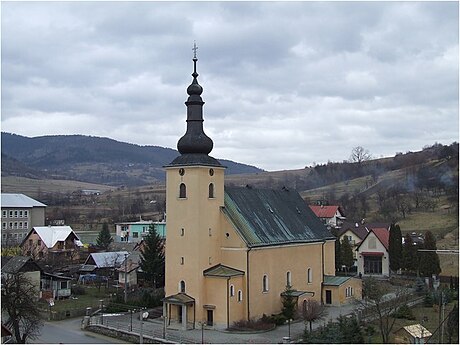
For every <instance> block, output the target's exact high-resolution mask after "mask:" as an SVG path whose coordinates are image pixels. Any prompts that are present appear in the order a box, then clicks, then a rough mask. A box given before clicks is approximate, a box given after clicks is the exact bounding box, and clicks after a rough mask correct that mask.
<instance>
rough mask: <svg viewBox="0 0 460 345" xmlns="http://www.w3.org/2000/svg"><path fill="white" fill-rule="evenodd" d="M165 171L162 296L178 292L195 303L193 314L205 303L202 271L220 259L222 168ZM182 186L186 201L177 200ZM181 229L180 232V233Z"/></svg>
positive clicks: (172, 169) (222, 198)
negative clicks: (211, 187)
mask: <svg viewBox="0 0 460 345" xmlns="http://www.w3.org/2000/svg"><path fill="white" fill-rule="evenodd" d="M180 168H181V167H168V168H166V214H167V217H166V227H167V229H168V231H167V234H166V251H165V262H166V265H165V266H166V281H165V294H166V296H170V295H174V294H176V293H178V292H179V291H180V289H179V286H180V281H182V280H183V281H184V282H185V285H186V290H185V293H186V294H187V295H189V296H191V297H193V298H194V299H195V305H196V310H197V311H199V310H201V309H202V305H203V304H205V303H206V301H205V299H206V298H205V297H206V296H205V290H204V289H201V288H200V286H204V284H205V281H204V279H205V278H204V276H203V271H204V270H205V269H207V268H209V267H211V266H214V265H216V264H218V263H219V262H220V260H221V258H220V245H219V244H220V231H219V228H220V207H221V206H223V202H224V201H223V200H224V195H223V188H219V187H218V186H223V184H224V168H218V167H213V168H212V169H213V171H214V174H213V176H211V175H210V174H209V170H210V167H201V166H200V167H190V166H189V167H182V168H183V169H184V174H183V176H181V175H180V174H179V169H180ZM181 183H184V184H185V185H186V198H179V186H180V184H181ZM210 183H213V184H214V198H209V197H208V196H209V195H208V191H209V189H208V187H209V184H210ZM182 229H183V230H182Z"/></svg>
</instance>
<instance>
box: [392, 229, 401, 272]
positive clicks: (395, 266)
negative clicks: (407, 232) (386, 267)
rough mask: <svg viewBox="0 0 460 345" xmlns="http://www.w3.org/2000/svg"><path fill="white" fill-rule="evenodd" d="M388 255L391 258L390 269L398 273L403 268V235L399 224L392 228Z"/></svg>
mask: <svg viewBox="0 0 460 345" xmlns="http://www.w3.org/2000/svg"><path fill="white" fill-rule="evenodd" d="M388 242H389V248H388V254H389V256H390V269H391V270H392V271H397V270H399V269H400V268H401V267H402V249H403V248H402V235H401V229H400V227H399V225H397V224H391V226H390V238H389V240H388Z"/></svg>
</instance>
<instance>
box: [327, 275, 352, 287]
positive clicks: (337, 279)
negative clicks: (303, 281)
mask: <svg viewBox="0 0 460 345" xmlns="http://www.w3.org/2000/svg"><path fill="white" fill-rule="evenodd" d="M351 278H353V277H341V276H324V282H323V285H334V286H340V285H342V284H343V283H345V282H346V281H348V280H350V279H351Z"/></svg>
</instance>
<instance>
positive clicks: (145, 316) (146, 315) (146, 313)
mask: <svg viewBox="0 0 460 345" xmlns="http://www.w3.org/2000/svg"><path fill="white" fill-rule="evenodd" d="M148 317H149V312H148V311H144V312H143V313H142V320H144V319H146V318H148Z"/></svg>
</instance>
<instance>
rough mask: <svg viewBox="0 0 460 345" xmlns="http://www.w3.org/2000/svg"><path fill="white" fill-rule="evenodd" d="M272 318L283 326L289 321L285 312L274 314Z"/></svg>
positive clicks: (276, 323) (278, 324)
mask: <svg viewBox="0 0 460 345" xmlns="http://www.w3.org/2000/svg"><path fill="white" fill-rule="evenodd" d="M271 317H272V319H273V322H274V323H275V325H277V326H281V325H284V324H285V323H286V321H287V319H286V317H285V316H284V315H283V314H272V316H271Z"/></svg>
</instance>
